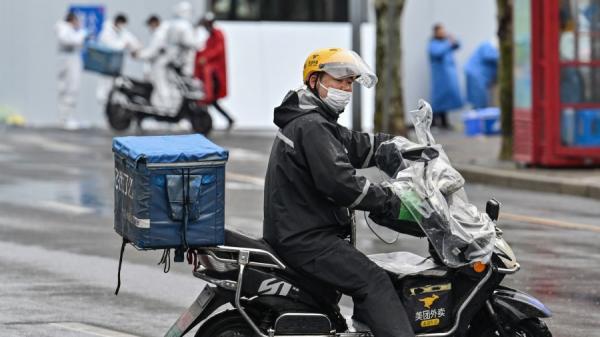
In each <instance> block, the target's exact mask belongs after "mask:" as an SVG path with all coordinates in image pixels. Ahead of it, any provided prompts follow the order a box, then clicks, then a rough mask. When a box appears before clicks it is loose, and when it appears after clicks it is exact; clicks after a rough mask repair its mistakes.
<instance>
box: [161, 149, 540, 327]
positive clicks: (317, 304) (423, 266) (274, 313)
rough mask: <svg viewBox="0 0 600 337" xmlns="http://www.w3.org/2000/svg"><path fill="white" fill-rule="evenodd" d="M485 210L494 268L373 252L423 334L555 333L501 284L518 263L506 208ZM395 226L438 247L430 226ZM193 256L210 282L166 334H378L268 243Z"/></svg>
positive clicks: (535, 305) (244, 240)
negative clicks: (507, 233)
mask: <svg viewBox="0 0 600 337" xmlns="http://www.w3.org/2000/svg"><path fill="white" fill-rule="evenodd" d="M424 153H426V154H427V155H425V156H424V155H423V154H424ZM432 154H433V155H432ZM417 156H420V157H425V159H422V161H425V162H426V161H428V160H431V159H432V158H435V157H436V154H435V149H433V148H425V149H422V150H420V151H419V153H417ZM486 213H487V214H488V216H489V217H490V219H491V221H493V224H494V226H495V233H492V235H494V234H495V240H494V241H493V242H494V244H493V251H492V253H491V258H490V262H489V263H485V264H484V263H481V262H475V263H472V264H466V265H464V266H460V267H450V266H448V265H445V264H444V263H443V259H441V258H440V257H439V256H435V255H436V252H435V250H431V249H430V253H431V254H432V257H430V258H423V257H421V256H418V255H416V254H413V253H409V252H394V253H387V254H374V255H369V258H370V259H371V260H372V261H374V262H375V263H377V264H378V265H379V266H381V267H382V268H383V269H385V270H386V271H387V273H388V274H389V276H390V278H391V279H392V281H393V284H394V286H395V289H396V291H397V293H398V296H399V298H400V299H401V300H402V302H403V304H404V306H405V309H406V312H407V313H408V315H409V317H408V318H409V321H411V322H412V328H413V330H414V332H415V334H416V336H419V337H446V336H465V337H492V336H502V337H507V336H511V337H513V336H520V337H551V336H552V334H551V333H550V331H549V330H548V327H547V326H546V324H545V323H544V322H543V321H542V319H543V318H547V317H550V316H551V312H550V310H549V309H548V308H546V306H544V305H543V304H542V303H541V302H540V301H539V300H537V299H535V298H534V297H533V296H531V295H528V294H526V293H524V292H521V291H518V290H515V289H511V288H509V287H506V286H504V285H502V280H503V279H504V277H506V276H507V275H511V274H514V273H516V272H517V271H519V269H520V265H519V263H518V262H517V259H516V256H515V254H514V253H513V251H512V249H511V247H510V246H509V245H508V243H507V242H506V241H505V240H504V238H503V233H502V231H501V230H500V229H499V228H498V225H497V219H498V217H499V213H500V204H499V203H498V202H497V201H496V200H494V199H492V200H490V201H488V203H487V205H486ZM432 219H435V218H432ZM382 222H385V220H382ZM425 224H426V223H425ZM388 227H393V226H388ZM397 228H398V231H400V232H402V233H404V234H409V235H414V236H419V237H427V239H428V242H429V244H430V247H431V245H433V244H434V242H433V241H434V240H432V239H430V237H429V236H428V235H426V233H425V232H426V231H427V227H424V225H423V224H421V226H418V225H414V223H413V225H412V227H411V226H410V223H405V224H403V225H402V226H398V227H397ZM353 232H354V231H353ZM191 255H193V256H192V257H190V256H189V253H188V258H189V260H190V261H192V262H193V264H194V269H195V270H194V272H193V274H194V276H195V277H197V278H199V279H201V280H204V281H206V282H207V283H208V284H207V285H206V286H205V288H204V289H203V290H202V292H201V293H200V295H199V296H198V297H197V299H196V300H195V301H194V303H193V304H192V305H191V306H190V307H189V309H187V311H185V312H184V313H183V314H182V315H181V316H180V318H179V319H178V320H177V321H176V322H175V324H173V326H172V327H171V328H170V329H169V331H168V332H167V333H166V335H165V336H167V337H179V336H184V335H185V334H186V333H188V332H189V331H190V330H192V329H193V328H194V327H196V326H197V325H198V324H200V327H199V328H198V331H197V333H196V335H195V336H196V337H225V336H260V337H284V336H285V337H290V336H319V337H367V336H372V333H371V331H370V329H369V327H367V326H365V325H364V324H363V323H361V322H360V321H357V320H356V319H352V318H349V317H344V316H343V315H342V313H341V310H340V307H339V305H338V303H339V300H340V298H341V294H340V293H339V292H337V291H336V290H335V289H332V288H331V287H330V286H328V285H326V284H323V283H321V282H320V281H317V280H315V279H312V278H310V277H307V275H304V274H300V273H298V272H296V271H294V270H293V269H292V268H290V266H287V265H286V264H285V263H284V262H283V261H282V260H281V259H280V258H279V257H278V256H277V254H276V253H275V252H274V250H273V249H272V248H271V247H270V246H269V245H268V244H267V243H266V242H265V241H264V240H256V239H253V238H250V237H247V236H245V235H242V234H240V233H236V232H232V231H226V235H225V245H223V246H217V247H209V248H200V249H196V250H194V251H193V252H192V254H191Z"/></svg>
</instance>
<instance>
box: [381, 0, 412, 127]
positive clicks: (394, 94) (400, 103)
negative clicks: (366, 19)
mask: <svg viewBox="0 0 600 337" xmlns="http://www.w3.org/2000/svg"><path fill="white" fill-rule="evenodd" d="M404 3H405V0H375V13H376V15H377V22H376V24H377V38H376V41H377V49H376V55H375V60H376V61H375V62H376V70H375V73H376V75H377V77H378V78H379V82H378V83H377V87H376V91H375V115H374V126H375V131H384V132H388V133H390V134H394V135H406V125H405V123H404V97H403V92H402V74H401V72H402V67H401V65H402V47H401V44H402V43H401V42H402V41H401V34H400V26H401V18H402V9H403V8H404ZM390 5H391V6H390ZM392 6H393V7H392ZM390 10H391V11H392V13H390V12H389V11H390ZM390 19H391V20H390ZM389 34H391V35H389ZM385 109H387V114H388V116H389V118H388V121H387V123H384V120H383V118H384V117H383V116H384V111H385ZM386 124H387V130H384V128H385V127H386Z"/></svg>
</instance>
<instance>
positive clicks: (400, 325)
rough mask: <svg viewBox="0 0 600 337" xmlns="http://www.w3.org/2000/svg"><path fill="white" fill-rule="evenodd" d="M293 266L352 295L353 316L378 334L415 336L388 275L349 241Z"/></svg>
mask: <svg viewBox="0 0 600 337" xmlns="http://www.w3.org/2000/svg"><path fill="white" fill-rule="evenodd" d="M292 267H295V268H296V269H298V270H300V271H301V272H303V273H305V274H310V275H311V276H312V277H315V278H317V279H319V280H321V281H323V282H325V283H328V284H331V285H332V286H333V287H335V288H337V289H339V290H340V291H341V292H342V293H344V294H346V295H349V296H352V299H353V301H354V317H355V318H356V319H358V320H359V321H361V322H363V323H365V324H367V325H368V326H369V328H371V331H372V332H373V334H374V335H375V337H408V336H412V337H414V335H415V334H414V332H413V331H412V327H411V325H410V323H409V321H408V317H407V315H406V311H405V310H404V306H403V305H402V302H400V298H398V295H397V294H396V291H395V289H394V286H393V285H392V281H391V280H390V278H389V276H388V275H387V274H386V272H385V271H384V270H383V269H381V268H380V267H379V266H377V265H376V264H375V263H374V262H373V261H371V260H369V258H367V257H366V256H365V255H364V254H363V253H361V252H359V251H358V250H356V249H355V248H354V247H352V246H351V245H350V244H349V243H348V242H347V241H345V240H342V239H340V240H339V241H338V242H336V244H334V245H333V246H331V247H329V248H328V249H327V250H326V251H325V252H324V253H322V254H321V255H319V256H317V257H316V258H315V259H314V260H312V261H310V262H309V263H306V264H304V265H302V266H299V267H296V266H292Z"/></svg>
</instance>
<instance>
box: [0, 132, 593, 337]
mask: <svg viewBox="0 0 600 337" xmlns="http://www.w3.org/2000/svg"><path fill="white" fill-rule="evenodd" d="M0 132H1V133H0V268H1V270H2V273H0V284H1V287H0V298H1V300H0V336H67V337H68V336H121V337H127V336H163V335H164V333H165V332H166V331H167V329H168V328H169V327H170V325H171V324H172V323H173V322H174V321H175V320H176V318H177V317H178V316H179V314H180V313H181V312H182V311H183V310H184V309H185V308H186V307H187V306H188V305H189V304H190V303H191V302H192V301H193V300H194V299H195V297H196V296H197V294H198V293H199V292H200V290H201V289H202V287H203V286H204V283H203V282H202V281H200V280H198V279H195V278H194V277H193V276H192V275H191V269H190V266H188V265H187V264H173V265H172V268H171V272H170V273H168V274H165V273H163V271H162V267H160V266H157V265H156V263H157V262H158V261H159V259H160V253H159V252H152V251H144V252H142V251H136V250H135V249H133V248H131V247H128V248H127V250H126V252H125V263H124V266H123V285H122V288H121V293H120V294H119V296H114V294H113V292H114V287H115V285H116V271H117V261H118V253H119V247H120V238H119V237H118V236H117V234H115V233H114V230H113V228H112V226H113V219H112V214H113V205H112V200H113V194H112V193H113V161H112V153H111V141H112V135H111V134H109V133H108V132H106V131H95V130H92V131H78V132H64V131H60V130H22V129H8V130H4V131H0ZM212 138H213V140H214V141H215V142H216V143H217V144H220V145H222V146H224V147H226V148H228V149H229V150H230V161H229V163H228V165H227V184H226V189H227V192H226V224H227V226H228V227H229V228H232V229H237V230H240V231H243V232H245V233H248V234H252V235H255V236H259V235H260V233H261V228H262V227H261V226H262V225H261V221H262V198H263V196H262V189H263V186H262V184H263V181H264V180H263V177H264V172H265V169H266V162H267V160H268V153H269V150H270V146H271V143H272V139H273V133H270V132H266V133H262V134H261V133H243V132H238V133H232V134H229V135H227V134H224V133H215V134H214V135H213V137H212ZM467 193H468V194H469V196H470V199H471V201H472V202H473V203H474V204H476V205H477V206H478V207H480V208H484V205H485V201H486V200H487V199H489V198H490V197H495V198H497V199H498V200H500V201H502V203H503V208H502V211H501V218H500V221H499V225H500V227H501V228H502V229H503V230H504V233H505V234H504V235H505V238H506V240H507V241H508V242H509V243H510V245H511V246H512V248H513V249H514V251H515V253H516V255H517V257H518V260H519V262H520V263H521V266H522V269H521V271H520V272H519V273H517V274H515V275H513V276H509V277H507V279H506V280H505V283H506V284H507V285H509V286H511V287H515V288H517V289H520V290H523V291H525V292H528V293H530V294H532V295H534V296H536V297H537V298H538V299H540V300H541V301H542V302H543V303H544V304H546V305H547V306H548V307H549V308H550V309H551V310H552V312H553V313H554V317H553V318H551V319H548V320H547V322H548V325H549V326H550V329H551V331H552V332H553V334H554V336H600V323H599V322H598V319H599V318H600V282H599V279H600V243H599V241H600V202H598V201H595V200H591V199H583V198H576V197H568V196H562V195H553V194H543V193H533V192H525V191H519V190H514V189H503V188H492V187H487V186H482V185H468V187H467ZM358 219H359V228H358V235H359V243H358V245H359V248H360V249H361V250H363V251H364V252H366V253H376V252H388V251H398V250H409V251H412V252H415V253H418V254H421V255H427V254H426V242H425V241H424V240H420V239H416V238H411V237H407V236H400V238H399V240H398V241H397V243H395V244H393V245H386V244H383V243H382V242H381V241H379V239H377V238H376V237H375V236H374V235H373V234H372V233H371V232H370V230H369V229H368V228H367V226H366V224H365V221H364V220H363V218H362V217H361V216H360V215H359V216H358ZM373 228H374V230H376V231H377V233H378V234H380V235H381V236H382V237H384V238H386V239H387V240H393V239H394V238H395V237H396V234H394V233H393V232H391V231H389V230H387V229H385V228H382V227H378V226H376V225H374V226H373ZM343 304H344V305H346V306H347V305H348V300H347V299H345V300H344V301H343Z"/></svg>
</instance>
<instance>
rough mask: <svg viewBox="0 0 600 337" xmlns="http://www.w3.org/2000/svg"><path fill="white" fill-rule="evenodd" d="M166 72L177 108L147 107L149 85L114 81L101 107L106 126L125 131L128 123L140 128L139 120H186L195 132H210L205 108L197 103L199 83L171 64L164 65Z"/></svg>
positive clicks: (210, 126)
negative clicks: (176, 97)
mask: <svg viewBox="0 0 600 337" xmlns="http://www.w3.org/2000/svg"><path fill="white" fill-rule="evenodd" d="M168 69H169V71H170V75H171V79H172V81H173V84H174V85H175V86H176V88H177V90H178V91H179V93H180V95H181V97H182V100H181V104H180V106H179V107H177V108H176V109H172V110H167V109H164V108H159V107H155V106H153V105H152V104H151V101H150V97H151V96H152V91H153V89H154V88H153V85H152V84H151V83H149V82H143V81H137V80H134V79H132V78H129V77H126V76H118V77H116V78H115V79H114V81H113V87H112V89H111V91H110V93H109V95H108V100H107V102H106V107H105V112H106V117H107V119H108V123H109V124H110V126H111V127H112V128H113V129H114V130H116V131H125V130H127V129H128V128H129V126H130V125H131V122H132V121H136V122H137V125H138V128H139V129H141V123H142V120H144V119H146V118H151V119H155V120H157V121H162V122H170V123H178V122H179V121H181V120H182V119H188V120H189V121H190V122H191V124H192V129H193V130H194V131H195V132H197V133H201V134H204V135H207V134H208V133H210V131H211V130H212V118H211V116H210V114H209V113H208V107H207V106H206V105H203V104H200V103H199V100H200V99H202V97H203V96H204V93H203V91H202V85H201V83H200V81H198V80H197V79H193V78H189V77H186V76H184V75H183V73H182V71H181V68H180V67H178V66H176V65H174V64H168Z"/></svg>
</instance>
